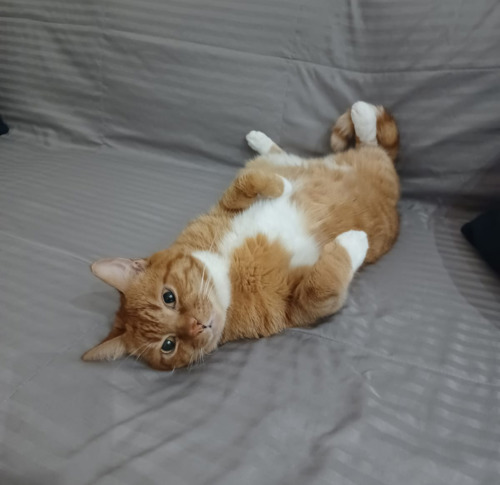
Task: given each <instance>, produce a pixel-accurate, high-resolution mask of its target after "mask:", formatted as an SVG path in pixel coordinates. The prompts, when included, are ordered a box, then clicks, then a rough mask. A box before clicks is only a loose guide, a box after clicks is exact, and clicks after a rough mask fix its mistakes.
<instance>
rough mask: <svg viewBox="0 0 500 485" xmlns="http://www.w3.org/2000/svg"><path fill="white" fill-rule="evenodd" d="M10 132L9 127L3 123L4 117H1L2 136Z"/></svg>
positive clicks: (0, 131)
mask: <svg viewBox="0 0 500 485" xmlns="http://www.w3.org/2000/svg"><path fill="white" fill-rule="evenodd" d="M8 132H9V127H8V126H7V125H6V124H5V123H4V122H3V120H2V117H1V116H0V135H5V134H6V133H8Z"/></svg>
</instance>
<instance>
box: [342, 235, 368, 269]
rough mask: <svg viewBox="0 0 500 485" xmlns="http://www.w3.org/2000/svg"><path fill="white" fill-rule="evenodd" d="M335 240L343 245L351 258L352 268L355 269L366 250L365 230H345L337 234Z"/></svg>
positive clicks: (359, 264) (361, 260)
mask: <svg viewBox="0 0 500 485" xmlns="http://www.w3.org/2000/svg"><path fill="white" fill-rule="evenodd" d="M337 242H338V243H339V244H340V245H341V246H342V247H344V249H345V250H346V251H347V253H348V254H349V257H350V258H351V265H352V270H353V271H357V270H358V268H359V267H360V266H361V265H362V264H363V261H364V260H365V258H366V253H367V252H368V248H369V244H368V236H367V235H366V232H365V231H347V232H344V233H342V234H340V235H339V236H337Z"/></svg>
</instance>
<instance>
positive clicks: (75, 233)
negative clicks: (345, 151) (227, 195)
mask: <svg viewBox="0 0 500 485" xmlns="http://www.w3.org/2000/svg"><path fill="white" fill-rule="evenodd" d="M498 45H500V9H499V7H498V5H497V2H495V1H493V0H491V1H486V0H480V1H478V2H474V3H472V2H465V3H462V4H460V3H458V2H455V1H452V0H446V1H439V2H438V1H436V0H434V1H431V0H424V1H422V2H416V1H412V2H410V1H396V0H391V1H370V2H368V1H366V2H365V1H361V2H343V1H340V0H338V1H337V0H335V1H330V0H328V1H327V0H310V1H309V0H308V1H307V2H299V1H295V0H293V1H292V0H265V1H264V0H256V1H253V2H245V1H243V0H203V1H201V0H182V1H176V0H164V1H158V0H142V1H140V2H139V0H120V1H118V0H107V1H106V2H104V1H103V0H90V1H87V2H81V1H77V0H39V1H37V2H34V1H33V0H1V1H0V61H1V62H0V63H1V68H0V112H1V113H2V116H3V119H4V121H5V122H6V123H7V124H8V125H9V127H10V128H11V131H10V133H9V134H8V135H6V136H2V137H1V139H0V268H1V269H0V483H2V485H3V484H7V485H10V484H13V485H18V484H27V483H29V484H31V483H36V484H37V485H39V484H40V485H45V484H47V485H59V484H72V485H80V484H99V485H108V484H120V485H136V484H138V483H141V484H157V483H166V484H168V485H176V484H182V485H184V484H189V485H205V484H206V485H213V484H218V485H219V484H221V485H234V484H238V485H246V484H248V485H255V484H266V485H285V484H286V485H290V484H304V483H307V484H314V485H316V484H318V485H319V484H328V485H330V484H346V485H347V484H349V485H352V484H354V485H373V484H375V485H382V484H384V485H401V484H402V483H404V484H408V485H428V484H433V485H440V484H443V485H445V484H446V485H449V484H450V483H453V484H458V485H490V484H495V483H499V482H500V447H499V446H498V443H499V440H500V352H499V351H498V349H499V343H500V334H499V332H500V323H499V322H500V297H499V295H500V281H499V279H498V277H497V276H496V275H495V274H494V273H493V271H492V270H491V269H490V268H489V267H488V266H487V265H486V264H485V263H484V262H483V261H482V260H481V259H480V258H479V257H478V256H477V254H476V252H475V251H474V249H473V248H472V247H471V246H470V245H469V244H468V242H467V241H466V240H465V239H464V238H463V237H462V235H461V234H460V228H461V227H462V225H463V224H464V223H466V222H467V221H470V220H471V219H472V218H473V217H475V215H477V213H478V212H479V211H480V210H482V209H484V208H485V207H487V206H490V205H491V204H492V203H495V202H496V203H498V199H499V197H500V191H499V187H500V163H499V161H500V137H499V136H498V133H499V130H500V84H499V83H498V79H499V68H500V56H499V54H498ZM358 99H364V100H366V101H371V102H374V103H381V104H384V105H386V106H387V107H388V108H389V109H390V110H391V111H392V112H393V113H394V115H395V116H396V118H397V119H398V122H399V125H400V130H401V147H402V150H401V156H400V159H399V168H398V170H399V173H400V175H401V179H402V188H403V198H402V201H401V203H400V213H401V234H400V237H399V239H398V241H397V243H396V245H395V247H394V248H393V250H392V251H391V252H390V253H389V254H387V255H386V256H385V257H384V258H383V259H382V260H380V261H379V262H378V263H377V264H376V265H373V266H369V267H366V268H365V269H363V270H362V271H361V272H360V273H359V275H358V276H356V278H355V280H354V282H353V285H352V289H351V292H350V296H349V298H348V301H347V303H346V306H345V308H344V309H343V310H342V311H341V312H339V313H338V314H337V315H335V316H333V317H332V318H329V319H326V320H325V321H324V322H322V323H321V324H320V325H318V326H317V327H314V328H298V329H293V330H289V331H287V332H285V333H283V334H282V335H279V336H275V337H272V338H269V339H263V340H259V341H245V342H234V343H230V344H227V345H224V346H223V347H222V348H220V349H219V350H218V351H217V352H215V353H214V354H213V355H211V356H209V357H207V358H206V360H205V363H204V364H202V365H198V366H195V367H192V368H191V369H186V370H176V371H175V372H174V373H161V372H155V371H153V370H151V369H149V368H148V367H146V366H144V365H143V364H141V363H140V362H136V361H135V359H133V358H127V359H123V360H120V361H116V362H113V363H83V362H82V361H81V360H80V359H79V357H80V355H81V354H82V353H83V352H84V351H85V350H87V349H88V348H89V347H91V346H93V345H94V344H95V343H97V342H98V341H99V340H100V339H101V338H103V337H104V336H105V335H106V333H107V331H108V330H109V326H110V324H111V320H112V317H113V312H114V311H115V309H116V308H117V305H118V295H117V293H116V292H115V291H114V290H112V289H111V288H109V287H107V286H106V285H104V284H103V283H102V282H100V281H99V280H97V279H96V278H94V277H93V276H92V275H91V273H90V271H89V264H90V263H91V262H92V261H93V260H95V259H98V258H101V257H111V256H123V257H142V256H145V255H147V254H150V253H152V252H153V251H156V250H158V249H161V248H164V247H166V246H168V245H169V244H170V243H171V242H172V241H173V240H174V239H175V237H176V235H177V234H178V233H179V231H181V230H182V228H183V227H184V225H185V224H186V222H187V221H188V220H189V219H191V218H193V217H196V216H197V215H198V214H200V213H201V212H203V211H204V210H206V208H207V207H208V206H210V205H211V204H212V203H214V202H215V201H216V200H217V197H218V195H219V194H220V193H221V191H222V190H223V189H224V187H225V186H226V185H227V184H228V183H229V181H230V180H231V179H232V177H233V176H234V174H235V173H236V171H237V169H238V168H239V167H241V166H242V165H243V163H244V161H245V159H246V158H248V157H249V156H251V151H250V150H249V149H248V148H247V147H246V144H245V141H244V135H245V134H246V133H247V132H248V131H250V130H251V129H259V130H262V131H264V132H266V133H268V134H269V135H270V136H271V137H272V138H274V139H275V140H276V141H277V142H279V143H280V144H281V145H282V146H283V147H284V148H286V149H288V150H290V151H292V152H296V153H299V154H304V155H315V154H323V153H327V152H328V132H329V127H330V125H331V123H332V122H333V121H334V120H335V118H336V117H337V116H338V115H339V114H340V113H342V112H343V111H344V110H345V109H346V108H347V107H348V106H349V105H350V104H352V103H353V102H354V101H356V100H358Z"/></svg>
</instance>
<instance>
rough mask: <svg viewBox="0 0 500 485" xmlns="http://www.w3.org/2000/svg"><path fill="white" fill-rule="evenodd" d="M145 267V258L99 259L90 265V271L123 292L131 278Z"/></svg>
mask: <svg viewBox="0 0 500 485" xmlns="http://www.w3.org/2000/svg"><path fill="white" fill-rule="evenodd" d="M145 269H146V260H145V259H127V258H110V259H100V260H99V261H96V262H95V263H94V264H92V266H91V270H92V273H94V274H95V275H96V276H97V277H98V278H99V279H101V280H102V281H104V282H105V283H107V284H108V285H111V286H113V287H114V288H116V289H117V290H118V291H121V292H122V293H123V292H125V290H126V289H127V287H128V285H129V284H130V282H131V281H132V278H133V277H134V276H136V275H137V274H139V273H142V272H143V271H144V270H145Z"/></svg>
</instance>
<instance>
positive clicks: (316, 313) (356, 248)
mask: <svg viewBox="0 0 500 485" xmlns="http://www.w3.org/2000/svg"><path fill="white" fill-rule="evenodd" d="M367 251H368V238H367V236H366V233H365V232H364V231H347V232H344V233H343V234H340V235H339V236H338V237H337V238H335V239H334V240H333V241H330V242H329V243H327V244H326V245H325V246H324V248H323V250H322V252H321V255H320V257H319V259H318V261H316V263H315V264H314V265H313V266H309V267H307V268H298V269H297V271H299V272H302V274H295V275H293V278H294V279H295V280H296V281H298V283H297V284H296V286H295V287H294V288H293V292H292V299H291V309H290V315H289V319H290V323H291V325H292V326H301V325H304V324H305V323H314V322H315V321H316V320H318V319H319V318H323V317H326V316H329V315H332V314H333V313H335V312H336V311H338V310H339V309H340V308H341V307H342V305H343V304H344V302H345V299H346V297H347V290H348V288H349V285H350V283H351V281H352V278H353V276H354V274H355V273H356V271H357V270H358V269H359V267H360V266H361V265H362V264H363V262H364V260H365V258H366V254H367Z"/></svg>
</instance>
